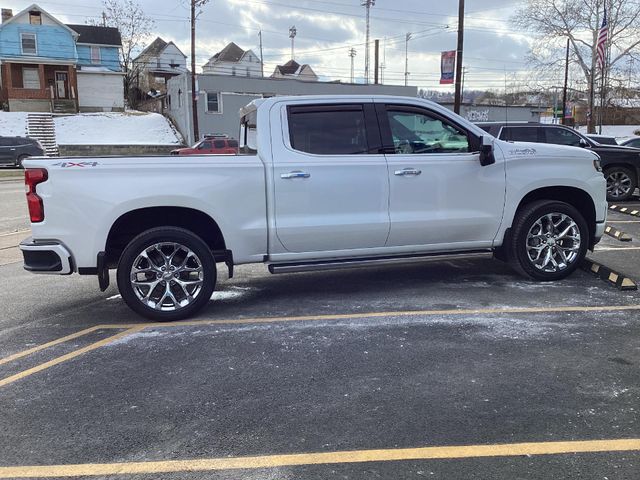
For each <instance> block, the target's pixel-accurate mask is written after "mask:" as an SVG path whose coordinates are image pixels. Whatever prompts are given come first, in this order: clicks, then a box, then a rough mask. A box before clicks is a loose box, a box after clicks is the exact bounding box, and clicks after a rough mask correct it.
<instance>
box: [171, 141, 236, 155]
mask: <svg viewBox="0 0 640 480" xmlns="http://www.w3.org/2000/svg"><path fill="white" fill-rule="evenodd" d="M225 153H226V154H231V155H237V154H238V141H237V140H234V139H233V138H219V137H211V138H209V137H205V139H204V140H200V141H199V142H198V143H196V144H195V145H194V146H193V147H187V148H178V149H176V150H172V151H171V155H205V154H225Z"/></svg>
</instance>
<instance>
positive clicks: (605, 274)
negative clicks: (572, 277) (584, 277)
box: [580, 258, 638, 290]
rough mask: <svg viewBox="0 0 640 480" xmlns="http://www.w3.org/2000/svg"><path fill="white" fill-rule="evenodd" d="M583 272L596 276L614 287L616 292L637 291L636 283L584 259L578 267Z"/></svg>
mask: <svg viewBox="0 0 640 480" xmlns="http://www.w3.org/2000/svg"><path fill="white" fill-rule="evenodd" d="M580 268H582V270H584V271H585V272H589V273H592V274H594V275H596V276H597V277H598V278H600V280H604V281H605V282H607V283H608V284H609V285H612V286H614V287H616V288H617V289H618V290H638V285H637V284H636V282H634V281H633V280H631V279H630V278H629V277H625V276H624V275H623V274H621V273H618V272H614V271H613V270H611V269H610V268H608V267H605V266H604V265H602V264H600V263H597V262H594V261H593V260H589V259H588V258H585V259H584V260H583V262H582V264H581V265H580Z"/></svg>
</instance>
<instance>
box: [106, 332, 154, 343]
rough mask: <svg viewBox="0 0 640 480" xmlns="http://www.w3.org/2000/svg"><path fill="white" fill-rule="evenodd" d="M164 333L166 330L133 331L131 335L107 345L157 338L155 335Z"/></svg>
mask: <svg viewBox="0 0 640 480" xmlns="http://www.w3.org/2000/svg"><path fill="white" fill-rule="evenodd" d="M164 335H166V332H159V331H157V330H152V331H147V332H138V333H132V334H131V335H126V336H124V337H122V338H119V339H118V340H115V341H113V342H111V343H108V344H107V345H106V347H112V346H114V345H126V344H127V343H129V342H133V341H134V340H139V339H148V338H155V337H161V336H164Z"/></svg>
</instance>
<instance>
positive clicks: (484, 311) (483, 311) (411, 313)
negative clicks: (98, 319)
mask: <svg viewBox="0 0 640 480" xmlns="http://www.w3.org/2000/svg"><path fill="white" fill-rule="evenodd" d="M627 310H640V305H609V306H557V307H513V308H476V309H447V310H406V311H387V312H365V313H340V314H329V315H299V316H291V317H255V318H236V319H230V318H228V319H220V320H214V319H211V320H183V321H179V322H166V323H138V324H135V323H133V324H121V325H118V324H105V325H100V328H133V327H136V326H142V327H144V328H146V327H153V328H166V327H189V326H197V325H244V324H248V323H282V322H307V321H312V322H318V321H326V320H350V319H358V318H380V317H415V316H421V315H422V316H436V315H440V316H450V315H456V316H458V315H504V314H519V313H565V312H580V313H583V312H584V313H586V312H620V311H627Z"/></svg>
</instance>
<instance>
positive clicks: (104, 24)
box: [102, 10, 107, 27]
mask: <svg viewBox="0 0 640 480" xmlns="http://www.w3.org/2000/svg"><path fill="white" fill-rule="evenodd" d="M102 26H103V27H106V26H107V12H105V11H104V10H103V11H102Z"/></svg>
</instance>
